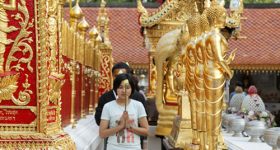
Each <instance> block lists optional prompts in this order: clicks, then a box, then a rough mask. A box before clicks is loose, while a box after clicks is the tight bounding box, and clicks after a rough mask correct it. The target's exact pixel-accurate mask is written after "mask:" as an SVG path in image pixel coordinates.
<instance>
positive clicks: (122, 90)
mask: <svg viewBox="0 0 280 150" xmlns="http://www.w3.org/2000/svg"><path fill="white" fill-rule="evenodd" d="M125 91H126V92H125ZM117 95H118V98H119V99H121V100H124V99H125V97H126V96H127V97H129V96H130V95H131V86H130V84H129V82H128V80H123V81H122V82H121V84H120V86H119V87H118V89H117Z"/></svg>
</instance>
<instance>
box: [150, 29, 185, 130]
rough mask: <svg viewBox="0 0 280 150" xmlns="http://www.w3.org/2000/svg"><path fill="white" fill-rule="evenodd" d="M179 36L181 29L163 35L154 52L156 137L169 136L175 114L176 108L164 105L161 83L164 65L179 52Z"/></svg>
mask: <svg viewBox="0 0 280 150" xmlns="http://www.w3.org/2000/svg"><path fill="white" fill-rule="evenodd" d="M180 36H181V29H176V30H172V31H170V32H168V33H166V34H165V35H163V36H162V37H161V38H160V39H159V42H158V44H157V47H156V51H155V57H154V59H155V64H156V72H157V78H156V84H157V87H156V106H157V110H158V112H159V119H158V122H157V123H158V125H157V128H156V134H157V135H164V136H165V135H169V134H170V132H171V129H172V124H173V119H174V118H175V116H176V114H177V110H178V107H177V106H169V105H165V104H164V101H163V100H164V99H163V98H164V93H163V87H164V86H163V83H164V82H163V81H164V65H163V64H164V63H166V60H171V58H172V57H174V56H175V55H177V54H178V53H179V51H180V49H178V47H177V43H178V39H179V37H180Z"/></svg>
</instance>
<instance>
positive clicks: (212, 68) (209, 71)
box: [204, 1, 234, 150]
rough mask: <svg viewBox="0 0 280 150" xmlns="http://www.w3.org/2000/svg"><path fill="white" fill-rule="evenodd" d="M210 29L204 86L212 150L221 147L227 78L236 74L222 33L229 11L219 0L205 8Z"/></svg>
mask: <svg viewBox="0 0 280 150" xmlns="http://www.w3.org/2000/svg"><path fill="white" fill-rule="evenodd" d="M206 15H207V19H208V22H209V26H210V31H209V33H208V35H207V37H206V39H205V40H206V41H205V48H206V49H205V59H204V61H205V63H204V64H205V66H204V84H205V85H204V87H205V89H204V90H205V101H206V118H207V119H206V127H207V136H208V140H209V141H208V145H209V150H216V149H217V148H218V137H219V136H220V129H221V112H222V105H223V98H224V86H225V81H226V79H230V78H231V77H232V75H233V73H232V71H231V70H230V68H229V66H228V64H229V63H230V60H232V57H233V55H234V53H231V54H230V56H229V58H228V59H226V52H227V51H228V43H227V40H226V39H225V37H224V36H223V35H222V34H221V32H220V29H221V28H224V26H225V22H226V10H225V8H224V7H222V6H220V5H219V4H218V3H217V2H216V1H212V4H211V6H210V8H208V9H207V11H206Z"/></svg>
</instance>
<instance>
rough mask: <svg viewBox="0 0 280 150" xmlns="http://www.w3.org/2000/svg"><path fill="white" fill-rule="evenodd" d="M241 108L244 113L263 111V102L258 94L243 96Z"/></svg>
mask: <svg viewBox="0 0 280 150" xmlns="http://www.w3.org/2000/svg"><path fill="white" fill-rule="evenodd" d="M241 108H242V110H244V109H245V110H246V111H265V105H264V103H263V100H262V99H261V97H260V96H259V95H258V94H252V95H249V94H248V95H247V96H245V98H244V101H243V103H242V107H241Z"/></svg>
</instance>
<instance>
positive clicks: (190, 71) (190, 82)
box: [185, 5, 201, 145]
mask: <svg viewBox="0 0 280 150" xmlns="http://www.w3.org/2000/svg"><path fill="white" fill-rule="evenodd" d="M195 7H196V5H195ZM195 10H196V11H195V13H194V15H193V17H191V18H190V19H189V20H188V21H187V25H188V29H189V34H190V41H189V42H188V44H187V47H186V59H185V60H186V68H187V69H186V70H187V72H186V89H187V91H188V95H189V101H190V105H191V110H192V111H191V120H192V132H193V139H192V144H193V145H198V144H199V143H200V141H199V136H198V121H199V119H198V118H197V113H196V108H197V98H196V92H195V91H196V88H195V86H194V85H195V71H196V69H195V66H196V61H195V53H196V43H197V37H198V36H199V35H200V32H201V31H200V15H199V12H198V10H197V8H195Z"/></svg>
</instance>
